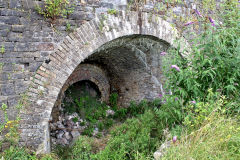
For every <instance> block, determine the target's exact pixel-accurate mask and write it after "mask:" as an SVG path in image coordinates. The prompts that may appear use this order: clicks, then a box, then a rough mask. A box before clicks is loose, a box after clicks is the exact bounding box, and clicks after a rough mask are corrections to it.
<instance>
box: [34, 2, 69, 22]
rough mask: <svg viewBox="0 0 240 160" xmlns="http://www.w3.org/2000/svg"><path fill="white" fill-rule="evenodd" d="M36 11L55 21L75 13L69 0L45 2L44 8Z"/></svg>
mask: <svg viewBox="0 0 240 160" xmlns="http://www.w3.org/2000/svg"><path fill="white" fill-rule="evenodd" d="M36 9H37V11H38V13H39V14H42V15H44V17H46V18H51V19H52V20H55V19H56V18H57V17H59V16H62V17H65V16H66V15H67V14H70V13H72V12H73V8H71V7H70V2H69V0H44V8H41V7H40V6H37V7H36Z"/></svg>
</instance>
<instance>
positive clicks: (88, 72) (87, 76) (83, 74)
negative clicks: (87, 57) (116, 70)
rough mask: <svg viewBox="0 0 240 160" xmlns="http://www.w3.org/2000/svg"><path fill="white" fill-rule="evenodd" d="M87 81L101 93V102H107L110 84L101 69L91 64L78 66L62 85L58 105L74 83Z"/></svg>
mask: <svg viewBox="0 0 240 160" xmlns="http://www.w3.org/2000/svg"><path fill="white" fill-rule="evenodd" d="M84 80H88V81H91V82H93V83H94V84H95V85H96V86H97V87H98V89H99V91H100V93H101V101H105V102H107V101H108V99H109V95H110V84H109V80H108V78H107V75H106V73H105V71H104V70H103V69H101V68H100V67H98V66H96V65H92V64H80V65H79V66H77V68H76V69H75V70H74V71H73V73H72V74H71V75H70V76H69V78H68V79H67V81H66V82H65V84H64V85H63V87H62V89H61V92H60V93H59V97H58V101H59V102H58V104H59V103H61V100H62V96H63V94H64V92H65V91H66V90H67V89H68V87H70V86H71V85H73V84H74V83H76V82H80V81H84Z"/></svg>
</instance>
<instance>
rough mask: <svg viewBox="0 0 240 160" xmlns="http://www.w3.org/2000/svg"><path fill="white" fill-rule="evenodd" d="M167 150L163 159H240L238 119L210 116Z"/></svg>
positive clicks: (239, 125) (215, 114)
mask: <svg viewBox="0 0 240 160" xmlns="http://www.w3.org/2000/svg"><path fill="white" fill-rule="evenodd" d="M184 132H185V133H183V135H182V138H181V139H180V140H179V141H178V143H176V144H175V145H173V146H172V147H171V148H169V149H168V150H167V152H166V153H165V156H164V157H163V159H168V160H185V159H186V160H189V159H219V160H226V159H231V160H237V159H240V124H239V120H238V119H236V118H231V117H226V116H225V115H220V114H218V113H213V114H211V115H209V116H208V117H207V118H206V120H205V121H204V122H203V123H202V125H201V126H200V127H199V128H198V129H195V130H192V131H191V133H189V128H185V130H184Z"/></svg>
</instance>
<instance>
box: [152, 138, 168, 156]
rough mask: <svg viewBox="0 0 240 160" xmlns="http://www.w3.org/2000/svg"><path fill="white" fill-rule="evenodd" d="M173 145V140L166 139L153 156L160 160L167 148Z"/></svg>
mask: <svg viewBox="0 0 240 160" xmlns="http://www.w3.org/2000/svg"><path fill="white" fill-rule="evenodd" d="M170 146H171V141H166V142H165V143H163V144H162V145H161V146H160V148H159V149H158V150H157V151H156V152H154V154H153V157H154V159H155V160H160V159H161V157H162V156H163V155H164V152H165V151H166V149H167V148H169V147H170Z"/></svg>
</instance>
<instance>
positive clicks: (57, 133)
mask: <svg viewBox="0 0 240 160" xmlns="http://www.w3.org/2000/svg"><path fill="white" fill-rule="evenodd" d="M100 99H101V92H100V91H99V88H98V86H97V85H96V84H95V83H93V82H91V81H89V80H82V81H79V82H76V83H74V84H72V85H71V86H69V87H68V89H67V90H66V91H65V92H64V94H63V96H62V99H61V103H60V104H57V105H55V106H54V108H53V111H52V115H51V121H50V122H49V126H50V137H51V146H52V147H54V146H56V145H61V146H65V145H69V144H71V142H72V141H73V140H74V139H76V138H77V137H78V136H80V135H81V134H83V132H84V130H85V129H86V128H87V127H88V124H87V123H86V120H85V118H86V117H85V115H84V114H83V112H84V111H85V110H83V109H84V107H85V108H86V109H87V107H97V106H96V104H94V103H98V104H100ZM86 101H88V102H86ZM89 102H90V103H91V104H85V105H88V106H85V105H84V103H89ZM80 103H81V104H80ZM80 105H81V106H80ZM93 105H95V106H93ZM95 109H96V110H97V109H98V108H95Z"/></svg>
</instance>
